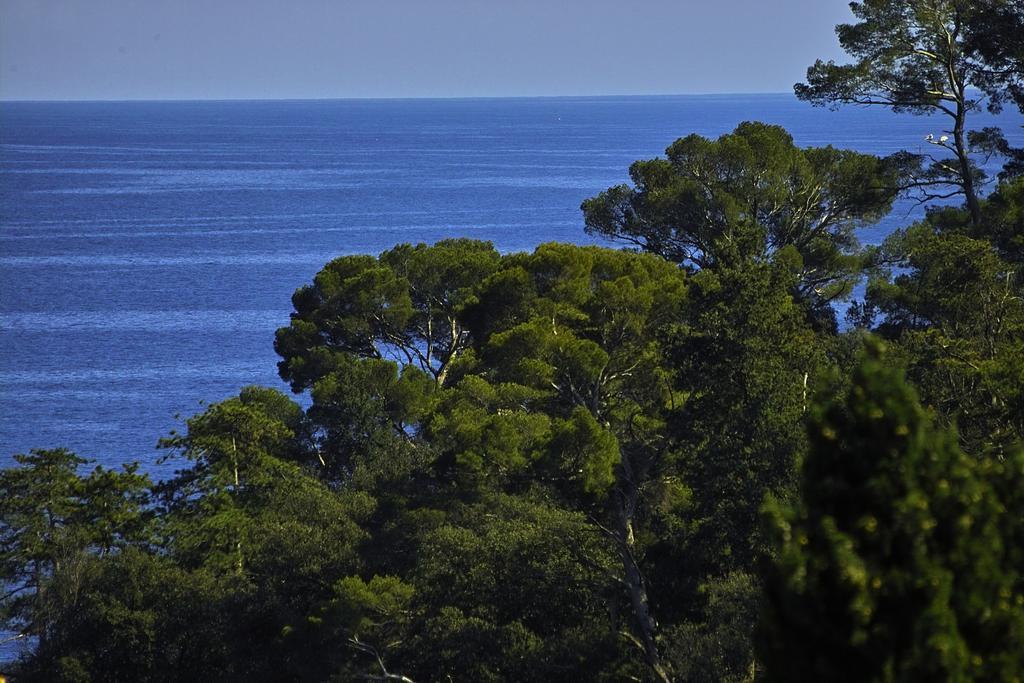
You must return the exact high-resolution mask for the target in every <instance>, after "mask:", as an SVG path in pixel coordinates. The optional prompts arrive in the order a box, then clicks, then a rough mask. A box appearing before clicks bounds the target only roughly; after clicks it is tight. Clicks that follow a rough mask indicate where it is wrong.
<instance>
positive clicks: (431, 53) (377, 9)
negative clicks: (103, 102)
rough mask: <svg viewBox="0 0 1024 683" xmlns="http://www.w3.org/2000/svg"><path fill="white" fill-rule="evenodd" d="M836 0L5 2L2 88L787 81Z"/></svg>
mask: <svg viewBox="0 0 1024 683" xmlns="http://www.w3.org/2000/svg"><path fill="white" fill-rule="evenodd" d="M850 18H851V17H850V14H849V10H848V8H847V3H846V2H845V0H785V1H779V2H771V1H768V0H615V1H611V0H588V1H584V0H561V1H559V0H274V1H271V0H175V1H171V0H0V99H7V100H12V99H233V98H327V97H457V96H473V97H476V96H482V97H486V96H507V95H516V96H518V95H614V94H661V93H730V92H783V91H788V90H790V89H791V87H792V85H793V83H794V82H795V81H797V80H799V79H801V78H802V76H803V74H804V72H805V70H806V68H807V66H808V65H810V64H811V63H812V62H813V61H814V59H815V58H818V57H823V58H841V52H840V51H839V48H838V45H837V43H836V38H835V35H834V33H833V27H834V25H835V24H836V23H839V22H841V21H846V20H848V19H850Z"/></svg>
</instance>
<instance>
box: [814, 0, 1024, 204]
mask: <svg viewBox="0 0 1024 683" xmlns="http://www.w3.org/2000/svg"><path fill="white" fill-rule="evenodd" d="M850 9H851V10H852V11H853V14H854V16H855V17H856V18H857V19H858V20H859V21H858V23H856V24H840V25H839V26H837V27H836V33H837V34H838V36H839V43H840V45H841V46H842V47H843V49H844V50H845V51H846V52H847V53H848V54H849V55H850V56H851V57H852V58H853V61H852V62H851V63H849V64H836V63H835V62H832V61H829V62H823V61H821V60H818V61H817V62H816V63H815V64H814V65H813V66H812V67H810V68H809V69H808V70H807V82H806V83H798V84H796V86H795V90H796V94H797V97H799V98H800V99H803V100H807V101H809V102H813V103H814V104H818V105H823V104H830V105H840V104H856V105H880V106H885V107H889V108H891V109H893V110H894V111H897V112H910V113H913V114H933V113H938V114H941V115H943V116H945V117H946V118H947V120H948V124H947V125H949V128H948V129H946V130H944V131H943V132H944V133H945V135H936V134H930V135H929V136H928V137H927V138H926V139H927V141H928V142H930V143H932V144H933V145H934V146H935V147H936V149H937V150H938V149H942V150H943V151H942V152H939V153H938V155H937V156H933V155H931V154H925V155H919V156H918V157H917V161H918V162H919V163H921V167H920V169H919V171H918V172H917V174H916V177H914V178H912V180H911V182H910V183H909V184H908V187H914V188H917V189H919V190H920V191H921V192H922V195H923V197H924V198H926V199H932V198H949V197H951V196H955V195H956V194H960V195H963V196H964V199H965V200H966V202H967V207H968V211H969V215H970V217H971V221H972V222H973V223H979V222H980V219H981V213H980V208H979V203H980V189H979V188H980V186H981V182H982V181H983V180H984V175H983V173H982V172H981V171H980V170H979V169H978V167H977V165H976V164H975V163H974V162H973V160H972V158H971V152H972V147H973V148H974V150H975V151H979V152H982V153H992V152H1001V153H1004V154H1009V155H1011V156H1013V155H1014V154H1015V153H1014V152H1012V151H1011V150H1009V148H1008V146H1006V144H1005V138H1004V137H1003V136H1002V133H1001V132H1000V131H999V130H998V129H997V128H988V129H985V130H984V131H978V132H975V133H974V134H973V137H971V136H969V135H968V127H967V117H968V115H970V114H971V113H972V112H975V111H978V110H980V109H981V108H982V106H983V104H984V105H985V106H987V107H988V109H989V110H990V111H999V109H1000V108H1001V107H1002V106H1003V104H1004V103H1005V102H1007V101H1013V102H1015V103H1016V104H1017V105H1018V106H1022V105H1024V98H1022V96H1021V94H1022V92H1024V91H1022V88H1024V69H1022V68H1021V66H1022V54H1021V48H1020V44H1021V43H1020V35H1021V30H1022V27H1024V4H1022V3H1021V2H1020V1H1019V0H982V1H981V2H976V1H974V0H970V1H968V0H865V1H864V2H852V3H850ZM1022 111H1024V109H1022ZM909 159H910V157H909V156H908V160H909ZM949 186H952V187H954V188H955V189H954V190H953V191H952V192H948V191H946V190H944V189H943V188H944V187H945V188H948V187H949Z"/></svg>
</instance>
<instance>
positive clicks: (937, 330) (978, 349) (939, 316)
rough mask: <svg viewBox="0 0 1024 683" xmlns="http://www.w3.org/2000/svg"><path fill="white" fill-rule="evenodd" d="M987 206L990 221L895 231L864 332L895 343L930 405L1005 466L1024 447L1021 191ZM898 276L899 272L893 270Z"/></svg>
mask: <svg viewBox="0 0 1024 683" xmlns="http://www.w3.org/2000/svg"><path fill="white" fill-rule="evenodd" d="M1022 189H1024V182H1022V181H1020V180H1018V181H1016V182H1015V183H1012V184H1006V185H1003V186H1001V187H1000V188H999V190H998V191H997V192H995V193H994V194H993V195H991V196H990V197H989V198H987V199H985V200H983V201H982V203H981V215H982V222H981V223H980V224H977V225H975V224H972V222H971V221H970V218H969V215H968V214H967V212H965V211H963V210H959V209H954V208H945V209H941V210H934V211H931V212H930V213H929V214H928V216H927V218H926V219H925V220H924V221H922V222H921V223H919V224H917V225H914V226H911V227H909V228H907V229H904V230H898V231H896V232H894V233H893V234H892V235H891V236H890V237H889V238H888V239H887V240H886V241H885V243H884V244H883V245H882V247H881V249H880V250H879V252H878V254H877V255H876V258H877V260H878V261H879V262H881V263H885V264H887V265H888V266H890V268H883V269H881V270H879V271H876V272H875V273H874V274H873V275H872V277H871V279H870V281H869V284H868V288H867V293H866V299H865V306H864V307H863V308H859V309H858V314H859V315H860V317H861V318H862V319H861V321H860V322H861V323H864V324H865V325H870V324H872V322H873V321H874V319H875V318H876V317H877V316H879V315H880V316H881V319H880V320H879V321H878V324H877V326H876V327H875V330H876V331H877V332H878V333H879V334H881V335H883V336H884V337H886V338H887V339H889V340H891V341H893V342H894V344H895V345H896V348H898V349H899V352H900V353H901V354H902V355H903V356H904V359H905V362H906V364H907V368H908V373H909V376H910V378H911V379H912V381H913V382H914V384H915V385H916V387H917V388H918V390H919V392H920V394H921V397H922V400H923V401H924V402H925V404H926V405H928V406H929V407H931V408H933V409H934V410H935V411H936V412H937V414H938V415H939V417H940V419H942V420H944V421H945V422H946V424H952V423H958V424H959V435H960V438H961V441H962V444H963V446H964V447H965V448H966V449H967V450H968V451H969V452H972V453H975V454H978V455H980V454H982V453H988V454H990V455H992V456H996V457H1001V456H1002V455H1003V454H1005V452H1006V451H1007V449H1011V448H1013V447H1014V444H1015V443H1017V442H1018V441H1020V440H1021V439H1024V389H1022V387H1024V361H1022V359H1024V277H1022V270H1021V269H1022V268H1024V258H1022V256H1024V251H1022V249H1021V235H1022V234H1024V233H1022V231H1021V227H1022V223H1021V221H1022V217H1024V212H1022V211H1021V207H1022V206H1024V203H1022V202H1021V191H1022ZM892 267H894V268H896V269H897V270H895V271H893V270H892Z"/></svg>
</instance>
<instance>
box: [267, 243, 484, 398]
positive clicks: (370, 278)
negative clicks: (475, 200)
mask: <svg viewBox="0 0 1024 683" xmlns="http://www.w3.org/2000/svg"><path fill="white" fill-rule="evenodd" d="M497 263H498V252H496V251H495V250H494V247H493V245H492V244H491V243H490V242H480V241H476V240H469V239H456V240H442V241H440V242H438V243H437V244H435V245H433V246H430V247H428V246H427V245H425V244H420V245H418V246H415V247H414V246H411V245H400V246H397V247H395V248H394V249H391V250H389V251H386V252H384V253H383V254H381V255H380V258H379V259H375V258H373V257H372V256H343V257H341V258H338V259H335V260H334V261H331V262H330V263H328V264H327V265H326V266H324V268H323V269H322V270H321V271H320V272H319V273H317V275H316V277H315V278H314V280H313V284H312V285H307V286H305V287H301V288H299V290H297V291H296V292H295V295H294V296H293V297H292V303H293V304H294V305H295V313H293V314H292V321H291V325H289V326H288V327H285V328H281V329H280V330H278V331H277V337H276V341H275V343H274V347H275V349H276V350H277V352H278V354H279V355H280V356H282V357H283V358H284V360H282V361H281V362H280V363H279V364H278V368H279V369H280V372H281V377H282V378H283V379H285V380H286V381H288V382H290V383H291V385H292V389H293V390H295V391H302V390H305V389H308V388H310V386H312V381H313V380H314V379H315V378H319V377H322V376H324V375H326V374H327V373H328V372H329V371H330V369H331V368H332V367H333V364H334V363H336V362H338V359H339V358H340V357H344V354H352V355H354V356H356V357H359V358H375V359H380V360H385V359H387V360H394V361H397V362H399V363H401V364H402V365H408V366H414V367H417V368H418V369H419V370H420V371H422V372H424V373H426V374H428V375H429V376H431V377H432V378H433V379H434V380H435V381H436V383H437V384H438V385H442V386H443V385H444V384H445V380H446V377H447V375H448V372H449V369H450V367H451V365H452V363H453V362H455V361H456V360H457V359H458V357H459V354H460V353H461V352H462V351H463V350H464V349H466V348H467V347H468V346H469V344H470V342H471V340H470V338H469V336H468V333H467V330H465V329H464V328H463V327H462V326H461V325H460V321H459V317H458V312H459V309H460V307H461V306H462V305H463V304H464V302H465V299H466V296H467V292H468V290H469V289H470V288H471V287H472V286H473V285H475V284H476V283H478V282H480V281H481V280H482V279H483V278H485V277H486V276H488V275H490V274H491V273H492V272H493V271H494V269H495V267H496V266H497Z"/></svg>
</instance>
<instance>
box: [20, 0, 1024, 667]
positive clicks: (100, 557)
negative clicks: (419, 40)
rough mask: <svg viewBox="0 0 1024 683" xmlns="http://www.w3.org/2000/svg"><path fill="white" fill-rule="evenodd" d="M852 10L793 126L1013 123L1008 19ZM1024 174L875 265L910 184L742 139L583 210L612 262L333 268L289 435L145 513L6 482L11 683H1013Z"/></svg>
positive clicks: (681, 151) (238, 403) (69, 490)
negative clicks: (859, 110) (838, 46)
mask: <svg viewBox="0 0 1024 683" xmlns="http://www.w3.org/2000/svg"><path fill="white" fill-rule="evenodd" d="M852 7H853V9H854V12H855V14H856V16H857V17H858V19H859V20H860V22H861V23H859V24H856V25H850V26H843V27H840V39H841V42H842V43H843V46H844V47H845V48H846V49H847V50H848V51H849V52H850V53H851V54H852V55H854V56H855V57H856V58H857V59H858V60H859V61H858V62H856V63H855V64H853V65H848V66H836V65H834V64H821V63H819V64H818V65H816V66H815V67H812V70H811V72H810V73H809V76H808V78H809V83H808V84H807V85H805V86H802V87H800V88H798V93H799V94H800V95H801V96H802V97H805V98H808V99H811V100H813V101H817V102H858V101H865V102H867V101H875V100H878V101H884V103H885V104H888V105H889V106H894V107H897V108H908V109H912V110H921V111H923V110H925V109H928V108H940V109H942V108H943V107H949V106H952V107H954V113H955V112H956V111H960V109H957V108H958V107H959V108H962V109H963V112H961V113H964V114H966V113H967V112H969V111H970V110H971V109H973V108H976V107H977V106H978V104H977V103H976V102H973V101H968V100H966V99H963V97H962V96H963V95H964V93H965V92H967V91H965V90H964V91H958V92H959V93H960V94H959V95H958V97H960V99H959V100H950V97H949V96H948V94H947V91H946V90H945V89H944V88H945V86H944V85H943V83H944V81H942V79H943V78H946V75H947V72H948V73H949V74H950V78H953V79H954V82H953V85H954V86H955V85H956V84H957V83H959V84H962V85H974V86H975V87H977V88H981V89H982V91H983V92H984V93H986V95H987V96H988V97H990V98H992V99H991V101H993V102H996V103H1002V102H1011V101H1012V102H1015V103H1020V102H1021V90H1020V88H1021V78H1020V71H1019V69H1020V64H1021V55H1020V45H1019V44H1018V41H1019V33H1017V32H1015V30H1014V29H1013V28H1012V27H1013V26H1019V25H1020V22H1021V21H1022V19H1021V16H1022V8H1021V7H1020V4H1019V3H1016V2H1012V1H1008V2H995V1H994V0H993V1H991V2H979V3H958V2H953V1H949V2H947V1H945V0H942V1H936V2H917V1H916V0H915V1H914V2H910V1H908V2H902V3H899V2H889V1H884V2H883V1H881V0H878V1H875V0H872V1H869V2H864V3H854V4H853V5H852ZM929 13H930V14H929ZM950 22H953V23H952V24H950ZM1013 22H1017V24H1014V23H1013ZM951 26H952V27H954V28H956V29H957V30H956V31H950V32H949V37H948V41H947V45H946V48H945V49H946V50H947V51H946V52H942V53H941V54H940V53H939V52H936V51H935V50H932V49H930V48H929V46H931V45H932V42H934V38H935V32H936V31H937V30H940V29H941V30H946V29H947V28H950V27H951ZM943 27H945V28H943ZM1007 27H1010V28H1007ZM982 38H987V40H983V39H982ZM886 41H888V42H886ZM929 41H932V42H929ZM940 57H941V59H944V60H945V61H944V62H942V64H945V65H946V66H947V67H949V69H947V70H946V71H941V70H937V67H936V64H937V63H938V62H936V60H937V59H940ZM940 61H941V60H940ZM1015 69H1016V70H1017V71H1014V70H1015ZM940 71H941V73H940ZM886 88H888V90H886ZM954 94H955V93H954ZM897 95H898V96H899V97H901V98H903V99H896V96H897ZM885 98H888V99H885ZM954 132H955V131H954ZM986 134H988V135H995V133H993V132H991V131H989V133H986ZM990 139H992V140H996V141H997V142H998V140H997V138H994V137H992V138H990ZM943 144H945V143H943ZM958 145H960V142H959V141H956V142H955V143H954V146H958ZM965 150H966V148H965ZM965 150H960V149H959V147H958V148H957V150H954V151H957V152H958V153H959V152H961V151H963V152H964V155H965V156H963V160H964V163H965V164H968V165H969V164H970V158H969V157H968V156H966V153H967V152H966V151H965ZM1011 156H1012V155H1011ZM1015 163H1016V162H1015V161H1014V160H1013V159H1012V158H1011V159H1010V161H1009V163H1008V164H1007V172H1006V173H1005V174H1004V176H1003V177H1004V180H1003V182H1002V183H1001V184H1000V185H998V186H997V187H996V188H995V189H994V191H993V192H992V193H991V194H989V195H988V196H987V197H985V196H981V195H980V194H978V193H977V192H976V191H975V190H972V187H973V186H970V185H969V182H970V181H969V180H968V179H973V178H975V176H974V175H972V174H974V171H973V170H972V169H970V168H969V167H968V166H964V167H962V168H961V172H960V175H959V176H956V173H954V176H955V177H952V179H951V177H942V178H939V177H937V176H936V177H932V178H931V179H930V180H928V182H932V181H935V182H940V181H941V182H943V183H946V182H954V183H959V188H960V189H959V191H960V192H963V193H965V194H966V202H965V205H964V206H963V207H957V206H951V205H945V206H932V207H930V208H929V211H928V213H927V215H926V217H925V218H924V219H923V220H922V221H919V222H917V223H915V224H914V225H910V226H908V227H906V228H904V229H900V230H897V231H895V232H894V233H893V234H892V235H891V236H890V237H889V238H888V239H887V240H886V242H885V243H884V244H882V245H880V246H878V247H874V248H866V249H865V248H861V247H860V245H859V243H858V241H857V235H856V232H857V230H858V228H860V227H862V226H864V225H866V224H869V223H871V222H873V221H876V220H878V219H879V218H881V217H882V216H884V215H885V214H886V213H887V212H888V210H889V208H890V206H891V204H892V202H893V200H894V198H895V197H896V196H897V193H898V191H899V189H900V188H904V189H906V188H907V187H910V186H914V185H920V182H921V181H920V177H919V175H918V174H919V172H920V170H921V166H920V165H919V164H918V163H917V162H916V161H915V160H914V159H911V158H910V157H908V156H907V155H897V156H894V157H891V158H886V159H879V158H877V157H874V156H871V155H866V154H859V153H854V152H850V151H845V150H837V149H834V148H831V147H824V148H808V149H801V148H799V147H797V146H796V145H794V143H793V140H792V138H791V137H790V136H789V134H788V133H786V132H785V131H784V130H782V129H781V128H778V127H776V126H768V125H764V124H760V123H749V122H748V123H744V124H741V125H740V126H739V127H737V128H736V130H735V131H734V132H732V133H730V134H727V135H724V136H722V137H720V138H718V139H717V140H708V139H705V138H702V137H700V136H696V135H691V136H689V137H686V138H683V139H681V140H678V141H677V142H676V143H674V144H673V145H672V146H671V147H669V149H668V152H667V158H665V159H654V160H648V161H641V162H637V163H636V164H634V166H633V167H632V169H631V177H632V180H633V185H632V186H626V185H623V186H618V187H613V188H610V189H608V190H606V191H605V192H602V193H600V194H599V195H598V196H596V197H594V198H592V199H589V200H587V201H586V202H585V203H584V204H583V212H584V218H585V221H586V226H587V229H588V230H589V231H591V232H593V233H596V234H600V235H603V236H606V237H610V238H613V239H618V240H622V241H625V242H627V243H629V244H630V246H631V248H632V250H630V251H617V250H612V249H608V248H599V247H580V246H572V245H565V244H544V245H541V246H539V247H538V248H537V249H536V250H534V251H533V252H532V253H516V254H500V253H498V252H497V251H496V250H495V249H494V248H493V246H492V245H491V244H489V243H486V242H479V241H474V240H467V239H452V240H445V241H441V242H438V243H437V244H434V245H422V244H421V245H415V246H413V245H399V246H396V247H395V248H393V249H391V250H389V251H386V252H384V253H383V254H380V255H379V256H377V257H374V256H345V257H341V258H338V259H335V260H333V261H331V262H330V263H328V264H326V265H325V266H324V267H323V269H322V270H321V271H320V272H319V273H317V275H316V276H315V278H314V279H313V281H312V282H311V283H310V284H309V285H307V286H304V287H302V288H300V289H299V290H298V291H297V292H296V293H295V295H294V297H293V304H294V313H293V314H292V316H291V320H290V321H288V324H287V325H286V326H285V327H282V328H281V329H280V330H278V332H277V336H276V338H275V348H276V350H277V352H278V354H279V356H280V357H281V361H280V363H279V365H278V368H279V372H280V375H281V377H282V379H284V380H285V381H286V382H287V383H288V384H289V385H290V387H291V388H292V390H293V391H294V392H296V393H298V394H304V395H305V396H304V400H303V402H302V405H300V404H299V403H297V402H295V401H293V400H292V399H291V398H289V397H288V396H286V395H284V394H282V393H281V392H279V391H276V390H274V389H268V388H260V387H248V388H246V389H244V390H243V391H242V392H240V394H239V395H238V396H236V397H232V398H228V399H227V400H224V401H222V402H220V403H217V404H214V405H211V406H208V407H207V409H206V410H205V411H204V412H202V413H201V414H198V415H195V416H193V417H191V418H190V419H188V420H187V422H186V425H185V429H184V430H183V431H182V432H181V433H175V434H171V435H170V436H168V437H166V438H164V439H162V440H161V446H162V447H163V448H165V449H167V453H168V455H167V457H168V458H169V459H172V460H173V461H175V462H177V463H178V465H179V469H178V471H177V473H176V474H175V475H174V476H172V477H170V478H168V479H165V480H163V481H159V482H152V481H150V480H149V479H148V477H146V476H144V475H142V474H141V473H140V472H139V468H138V466H137V465H131V466H128V467H125V468H123V469H122V470H107V469H104V468H102V467H96V468H95V469H92V470H90V469H88V467H87V465H88V463H87V462H86V461H85V460H83V459H81V458H79V457H77V456H76V455H74V454H72V453H70V452H68V451H65V450H48V451H33V452H31V453H29V454H23V455H17V456H15V465H14V466H13V467H10V468H8V469H6V470H3V471H0V586H2V587H3V592H2V593H0V616H2V618H3V623H4V627H5V629H7V630H8V631H9V632H12V633H13V634H14V637H16V638H23V639H25V641H26V642H27V643H29V644H30V646H29V647H26V648H25V649H24V655H23V657H22V658H21V660H19V661H18V662H17V663H15V664H14V665H13V670H12V672H11V673H12V674H13V677H14V680H17V681H176V680H207V679H216V680H225V681H242V680H245V681H253V680H274V681H307V680H313V681H321V680H323V681H326V680H337V681H349V680H382V681H383V680H391V681H407V682H409V681H445V680H451V681H561V680H564V681H578V680H595V681H619V680H636V681H662V682H665V681H754V680H785V681H820V680H839V681H847V680H848V681H868V680H870V681H876V680H877V681H895V680H900V681H911V680H1008V681H1009V680H1021V678H1022V677H1024V493H1022V491H1024V488H1022V487H1024V451H1022V446H1021V443H1022V440H1024V275H1022V272H1021V269H1022V268H1024V180H1021V179H1014V178H1013V176H1014V175H1015V173H1016V172H1015V171H1014V168H1015V166H1014V164H1015ZM965 169H966V170H965ZM947 170H949V169H948V168H947ZM955 170H956V169H953V171H955ZM972 192H974V195H973V198H972V194H971V193H972ZM864 278H866V279H867V286H866V289H865V290H864V296H863V298H862V300H859V301H853V302H851V304H850V306H849V313H848V316H847V321H846V322H847V324H846V326H845V327H844V328H843V329H842V330H841V329H840V326H839V325H838V323H837V320H836V319H835V313H834V309H833V307H832V305H831V304H832V302H834V301H836V300H839V299H843V298H847V299H849V298H850V297H851V296H852V292H853V291H854V285H855V284H856V283H857V282H858V281H861V280H863V279H864Z"/></svg>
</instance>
